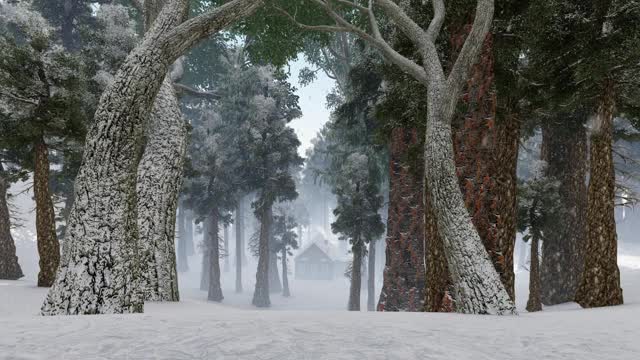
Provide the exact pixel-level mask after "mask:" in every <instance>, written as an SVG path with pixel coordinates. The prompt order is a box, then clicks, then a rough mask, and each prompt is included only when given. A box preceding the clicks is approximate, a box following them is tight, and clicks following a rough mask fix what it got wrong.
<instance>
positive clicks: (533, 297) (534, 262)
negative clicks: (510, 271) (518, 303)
mask: <svg viewBox="0 0 640 360" xmlns="http://www.w3.org/2000/svg"><path fill="white" fill-rule="evenodd" d="M532 232H533V234H532V236H531V266H530V268H529V300H528V301H527V311H528V312H535V311H540V310H542V300H541V297H540V269H539V268H538V263H539V261H540V260H539V259H540V258H539V256H538V248H539V246H540V245H539V244H538V239H539V234H538V233H537V231H536V230H532Z"/></svg>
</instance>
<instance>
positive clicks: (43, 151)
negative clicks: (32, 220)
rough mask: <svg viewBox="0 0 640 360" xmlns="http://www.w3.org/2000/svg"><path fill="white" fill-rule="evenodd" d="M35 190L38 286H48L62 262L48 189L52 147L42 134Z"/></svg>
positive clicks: (37, 151)
mask: <svg viewBox="0 0 640 360" xmlns="http://www.w3.org/2000/svg"><path fill="white" fill-rule="evenodd" d="M34 157H35V159H34V160H35V162H34V174H33V193H34V195H35V200H36V232H37V235H38V255H39V256H40V262H39V265H40V272H39V273H38V286H41V287H49V286H51V285H52V284H53V281H54V280H55V278H56V271H57V270H58V265H59V264H60V244H59V243H58V238H57V236H56V221H55V211H54V209H53V200H51V193H50V192H49V150H48V148H47V144H46V143H45V142H44V139H43V138H42V137H40V138H38V140H37V141H36V143H35V144H34Z"/></svg>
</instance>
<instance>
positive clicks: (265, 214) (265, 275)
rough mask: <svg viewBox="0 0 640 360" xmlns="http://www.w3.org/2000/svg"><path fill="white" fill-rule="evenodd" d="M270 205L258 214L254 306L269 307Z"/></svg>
mask: <svg viewBox="0 0 640 360" xmlns="http://www.w3.org/2000/svg"><path fill="white" fill-rule="evenodd" d="M271 217H272V214H271V206H266V205H265V206H264V208H263V209H262V214H261V216H260V240H259V244H258V268H257V270H256V288H255V291H254V293H253V301H252V304H253V305H254V306H256V307H269V306H271V300H270V299H269V252H270V250H269V239H270V238H271Z"/></svg>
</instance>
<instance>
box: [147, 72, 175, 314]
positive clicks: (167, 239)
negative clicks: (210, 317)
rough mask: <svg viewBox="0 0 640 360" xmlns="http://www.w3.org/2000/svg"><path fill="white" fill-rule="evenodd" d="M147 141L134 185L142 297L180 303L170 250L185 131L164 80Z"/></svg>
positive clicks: (172, 241)
mask: <svg viewBox="0 0 640 360" xmlns="http://www.w3.org/2000/svg"><path fill="white" fill-rule="evenodd" d="M146 138H147V143H146V145H145V150H144V154H143V155H142V159H141V160H140V164H139V165H138V181H137V183H138V185H137V198H138V233H139V241H140V250H139V255H140V259H141V264H140V265H141V267H142V291H144V294H143V297H144V300H149V301H179V299H180V296H179V293H178V272H177V270H176V253H175V246H174V244H175V238H176V236H175V235H176V234H175V229H176V227H175V224H176V210H177V207H178V196H179V193H180V188H181V186H182V173H183V168H184V159H185V156H186V151H187V129H186V126H185V123H184V120H183V119H182V114H181V112H180V107H179V104H178V100H177V98H176V94H175V91H174V89H173V86H172V84H171V80H169V79H168V78H167V79H165V82H164V83H163V84H162V87H161V88H160V92H159V93H158V96H157V97H156V101H155V104H154V107H153V111H152V113H151V119H150V122H149V126H148V130H147V134H146Z"/></svg>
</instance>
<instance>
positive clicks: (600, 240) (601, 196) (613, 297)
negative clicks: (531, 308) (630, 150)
mask: <svg viewBox="0 0 640 360" xmlns="http://www.w3.org/2000/svg"><path fill="white" fill-rule="evenodd" d="M614 109H615V101H614V98H613V85H612V84H611V83H610V82H609V83H607V84H606V86H605V91H604V94H603V96H602V98H601V99H600V103H599V104H598V109H597V113H596V117H595V121H594V124H593V129H592V133H591V163H590V165H591V167H590V171H591V172H590V177H589V191H588V201H589V204H588V211H587V243H586V247H585V252H584V256H585V262H584V272H583V274H582V281H581V283H580V286H579V288H578V291H577V294H576V302H577V303H579V304H580V305H581V306H582V307H587V308H590V307H599V306H611V305H621V304H622V303H623V298H622V288H621V287H620V270H619V269H618V256H617V255H618V238H617V234H616V222H615V218H614V208H615V203H614V197H615V185H616V177H615V168H614V164H613V151H612V144H613V112H614Z"/></svg>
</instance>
